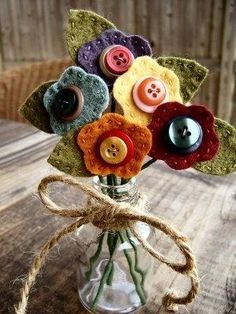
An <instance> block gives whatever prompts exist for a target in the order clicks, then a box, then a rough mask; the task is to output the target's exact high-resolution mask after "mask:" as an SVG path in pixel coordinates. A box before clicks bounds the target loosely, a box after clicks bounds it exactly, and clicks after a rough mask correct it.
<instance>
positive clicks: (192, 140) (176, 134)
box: [166, 116, 203, 153]
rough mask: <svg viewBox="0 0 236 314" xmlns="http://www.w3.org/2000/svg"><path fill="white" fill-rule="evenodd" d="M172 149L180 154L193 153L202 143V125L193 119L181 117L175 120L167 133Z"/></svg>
mask: <svg viewBox="0 0 236 314" xmlns="http://www.w3.org/2000/svg"><path fill="white" fill-rule="evenodd" d="M166 136H167V140H168V143H169V144H170V147H171V148H172V149H174V150H175V151H176V152H179V153H191V152H193V151H195V150H197V149H198V148H199V146H200V145H201V143H202V136H203V134H202V128H201V125H200V124H199V123H198V122H197V121H195V120H194V119H192V118H189V117H186V116H179V117H176V118H174V119H173V120H172V121H171V122H170V123H169V125H168V127H167V132H166Z"/></svg>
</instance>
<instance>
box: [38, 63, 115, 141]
mask: <svg viewBox="0 0 236 314" xmlns="http://www.w3.org/2000/svg"><path fill="white" fill-rule="evenodd" d="M43 102H44V106H45V108H46V110H47V111H48V113H49V116H50V124H51V128H52V130H53V131H54V133H56V134H58V135H63V134H65V133H67V132H68V131H69V130H71V129H78V127H81V126H83V125H85V124H87V123H89V122H92V121H94V120H97V119H98V118H100V117H101V115H102V113H103V111H104V110H105V109H106V108H107V106H108V103H109V91H108V88H107V85H106V84H105V82H104V81H103V80H102V79H101V78H100V77H98V76H97V75H92V74H87V73H86V72H85V71H84V70H82V69H81V68H79V67H76V66H71V67H69V68H67V69H66V70H65V72H64V73H63V74H62V76H61V77H60V79H59V81H57V82H56V83H55V84H53V85H51V86H50V87H49V88H48V89H47V91H46V93H45V94H44V98H43Z"/></svg>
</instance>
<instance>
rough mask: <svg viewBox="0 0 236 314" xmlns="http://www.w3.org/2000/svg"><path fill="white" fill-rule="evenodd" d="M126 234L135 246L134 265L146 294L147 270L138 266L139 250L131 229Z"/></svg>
mask: <svg viewBox="0 0 236 314" xmlns="http://www.w3.org/2000/svg"><path fill="white" fill-rule="evenodd" d="M126 235H127V238H128V240H129V243H130V244H131V246H132V247H133V250H134V256H135V265H134V269H135V271H136V272H137V273H139V274H140V276H141V278H142V280H141V287H142V289H143V292H144V293H145V295H146V292H145V289H144V281H145V278H146V275H147V273H146V271H143V270H142V269H141V268H140V267H139V266H138V260H139V258H138V250H137V247H136V245H135V243H134V241H133V240H132V239H131V234H130V232H129V230H126Z"/></svg>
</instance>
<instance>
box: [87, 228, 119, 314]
mask: <svg viewBox="0 0 236 314" xmlns="http://www.w3.org/2000/svg"><path fill="white" fill-rule="evenodd" d="M118 239H119V236H118V234H117V233H112V232H109V233H108V236H107V244H108V248H109V252H110V258H109V261H108V263H107V264H106V266H105V269H104V272H103V275H102V278H101V280H100V285H99V287H98V291H97V294H96V297H95V299H94V301H93V304H92V309H93V310H95V309H96V306H97V302H98V300H99V298H100V296H101V294H102V292H103V290H104V285H105V284H106V283H107V282H110V280H111V279H112V278H110V279H109V277H110V276H113V275H111V273H112V269H113V268H114V265H113V260H112V257H113V254H114V252H115V250H116V245H117V243H118ZM110 283H111V282H110Z"/></svg>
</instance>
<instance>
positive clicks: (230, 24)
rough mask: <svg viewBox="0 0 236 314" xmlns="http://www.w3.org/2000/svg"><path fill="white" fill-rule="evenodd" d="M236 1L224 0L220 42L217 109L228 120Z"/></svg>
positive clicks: (230, 110)
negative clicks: (221, 40)
mask: <svg viewBox="0 0 236 314" xmlns="http://www.w3.org/2000/svg"><path fill="white" fill-rule="evenodd" d="M235 29H236V3H235V1H234V0H226V2H225V14H224V32H223V42H222V50H221V53H222V60H221V75H220V85H219V98H218V110H217V113H218V115H219V117H221V118H222V119H225V120H227V121H230V118H231V114H232V109H233V103H232V97H233V91H234V87H235V81H234V73H233V71H234V57H235V42H236V33H235Z"/></svg>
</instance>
